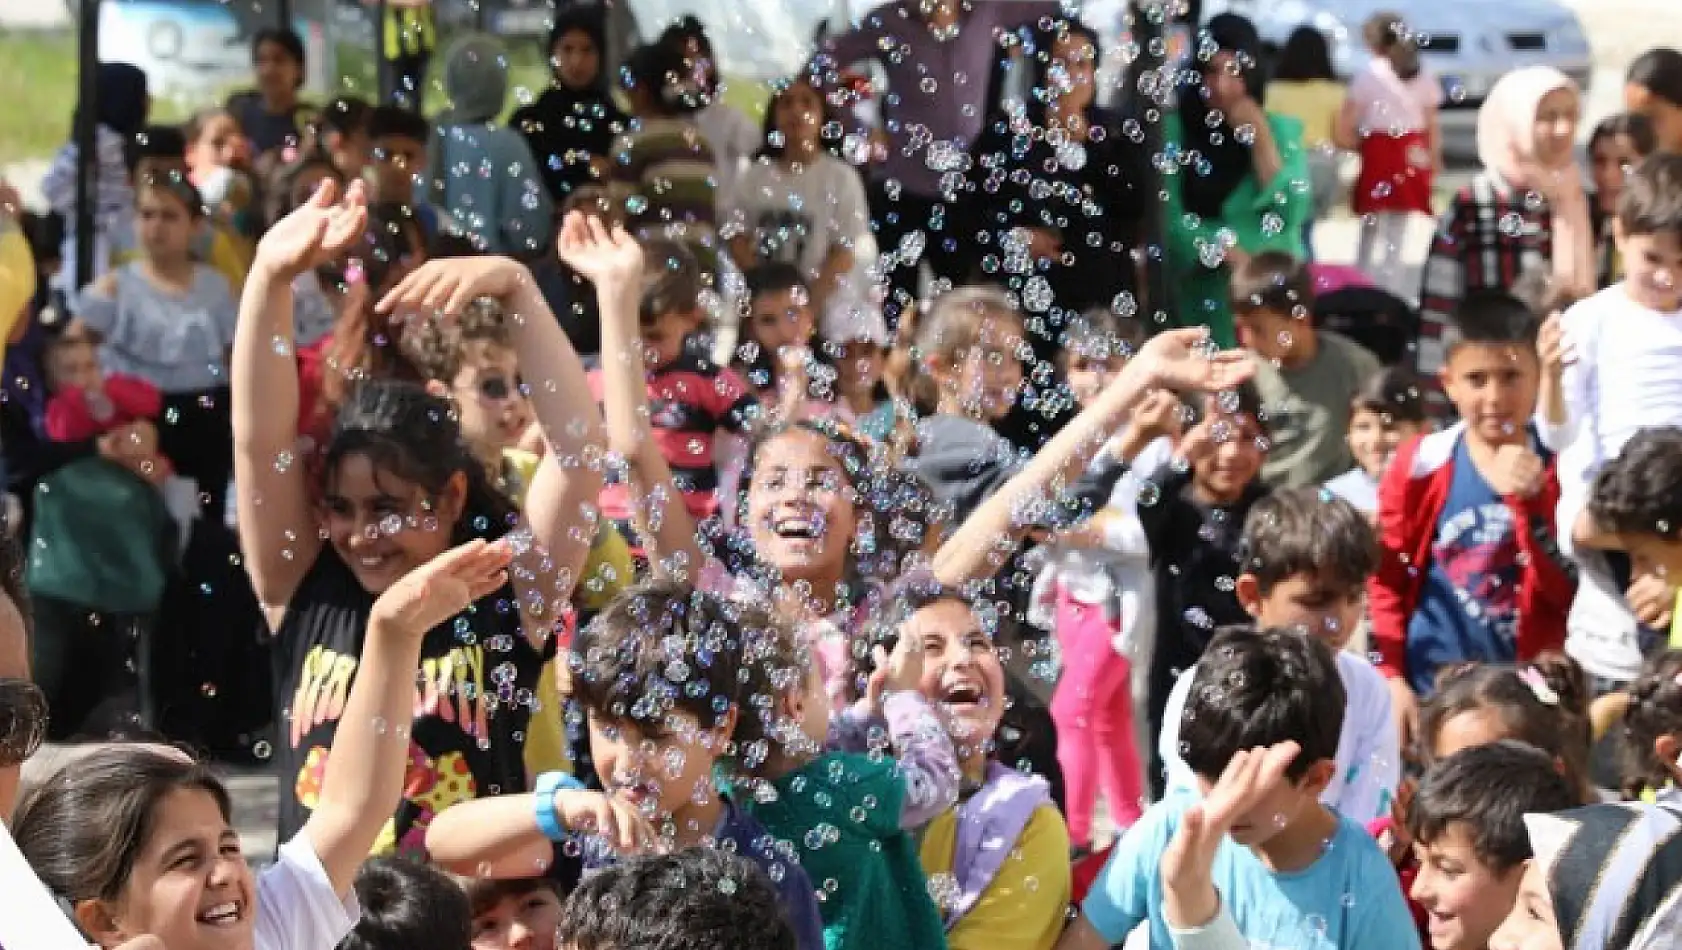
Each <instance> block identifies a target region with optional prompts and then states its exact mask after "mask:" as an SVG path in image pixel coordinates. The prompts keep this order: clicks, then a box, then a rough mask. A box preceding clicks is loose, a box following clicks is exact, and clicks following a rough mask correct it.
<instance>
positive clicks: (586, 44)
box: [549, 30, 602, 89]
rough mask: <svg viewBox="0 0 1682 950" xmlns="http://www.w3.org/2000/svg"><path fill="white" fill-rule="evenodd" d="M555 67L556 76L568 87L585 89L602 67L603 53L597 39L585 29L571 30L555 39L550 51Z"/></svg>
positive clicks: (593, 80)
mask: <svg viewBox="0 0 1682 950" xmlns="http://www.w3.org/2000/svg"><path fill="white" fill-rule="evenodd" d="M549 55H550V56H551V57H552V59H553V65H554V67H555V78H557V79H559V80H560V81H561V85H563V86H565V87H567V88H568V89H584V88H586V87H588V86H589V85H590V84H591V83H593V82H595V81H596V74H598V73H600V72H601V69H602V54H601V51H600V50H598V49H596V41H595V40H593V39H591V38H590V34H588V33H586V32H584V31H583V30H569V31H567V32H566V33H563V34H561V38H560V39H558V40H556V41H555V48H554V49H552V50H550V51H549Z"/></svg>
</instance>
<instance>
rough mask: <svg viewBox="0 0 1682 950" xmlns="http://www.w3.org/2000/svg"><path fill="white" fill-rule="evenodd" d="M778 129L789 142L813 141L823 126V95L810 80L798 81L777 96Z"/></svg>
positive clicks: (816, 138)
mask: <svg viewBox="0 0 1682 950" xmlns="http://www.w3.org/2000/svg"><path fill="white" fill-rule="evenodd" d="M776 110H777V115H776V120H777V131H778V132H780V133H782V135H783V138H784V140H785V141H786V142H788V143H791V144H792V143H796V142H800V143H812V142H816V141H817V140H818V132H819V130H821V129H822V128H823V97H822V96H820V95H818V91H817V90H816V89H813V88H812V84H811V83H808V82H797V83H795V84H793V85H791V86H789V87H788V89H787V90H786V91H785V92H784V93H783V94H782V95H780V96H778V97H777V103H776Z"/></svg>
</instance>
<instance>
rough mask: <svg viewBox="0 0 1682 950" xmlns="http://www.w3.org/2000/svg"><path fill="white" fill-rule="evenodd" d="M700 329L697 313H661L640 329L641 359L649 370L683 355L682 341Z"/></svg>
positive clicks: (699, 317) (699, 316) (699, 318)
mask: <svg viewBox="0 0 1682 950" xmlns="http://www.w3.org/2000/svg"><path fill="white" fill-rule="evenodd" d="M700 327H701V315H700V314H699V313H678V312H672V313H662V314H660V315H659V316H658V317H656V318H654V322H653V323H652V324H650V325H648V326H646V327H643V328H642V331H641V332H642V358H643V362H644V364H645V365H647V366H648V368H650V369H654V368H655V367H659V366H665V365H667V364H668V363H671V362H673V361H674V360H676V359H677V358H678V357H680V356H682V355H683V341H684V340H686V339H688V338H689V334H691V333H694V332H695V331H696V330H698V329H700Z"/></svg>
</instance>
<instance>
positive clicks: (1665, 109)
mask: <svg viewBox="0 0 1682 950" xmlns="http://www.w3.org/2000/svg"><path fill="white" fill-rule="evenodd" d="M1624 107H1625V108H1627V109H1628V110H1629V111H1631V112H1634V113H1636V114H1637V115H1642V116H1646V118H1647V121H1648V122H1650V123H1652V125H1653V138H1654V139H1655V141H1656V142H1657V143H1658V149H1659V151H1661V152H1678V151H1682V106H1679V105H1676V104H1675V103H1672V102H1667V101H1666V100H1664V99H1661V98H1659V97H1658V96H1655V95H1653V90H1651V89H1648V88H1647V87H1646V86H1643V85H1641V84H1639V83H1633V82H1632V83H1630V84H1628V85H1627V86H1625V87H1624Z"/></svg>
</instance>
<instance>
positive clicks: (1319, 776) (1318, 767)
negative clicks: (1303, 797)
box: [1298, 759, 1337, 799]
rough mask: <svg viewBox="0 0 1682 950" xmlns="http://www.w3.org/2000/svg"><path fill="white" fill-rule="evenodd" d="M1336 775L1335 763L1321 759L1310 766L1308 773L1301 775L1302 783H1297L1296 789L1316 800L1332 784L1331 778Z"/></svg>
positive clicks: (1331, 760) (1332, 760) (1334, 761)
mask: <svg viewBox="0 0 1682 950" xmlns="http://www.w3.org/2000/svg"><path fill="white" fill-rule="evenodd" d="M1336 775H1337V761H1336V760H1334V759H1321V760H1320V761H1318V762H1316V763H1314V764H1313V765H1310V766H1309V767H1308V771H1307V772H1304V773H1303V776H1302V781H1301V782H1299V783H1298V787H1299V788H1301V789H1302V790H1303V791H1305V792H1308V793H1310V794H1312V795H1313V796H1314V797H1315V798H1316V799H1318V798H1319V797H1320V796H1321V794H1323V793H1324V792H1325V791H1326V788H1327V786H1329V785H1331V784H1332V778H1333V777H1334V776H1336Z"/></svg>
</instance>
